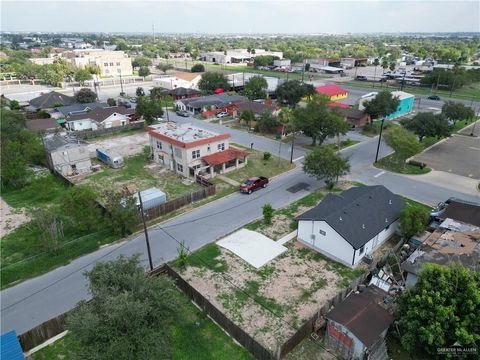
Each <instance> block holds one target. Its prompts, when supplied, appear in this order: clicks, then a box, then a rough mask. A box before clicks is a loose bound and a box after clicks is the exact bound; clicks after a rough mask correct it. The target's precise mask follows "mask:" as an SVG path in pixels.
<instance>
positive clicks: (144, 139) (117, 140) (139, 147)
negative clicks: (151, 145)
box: [88, 132, 148, 157]
mask: <svg viewBox="0 0 480 360" xmlns="http://www.w3.org/2000/svg"><path fill="white" fill-rule="evenodd" d="M88 142H89V144H88V150H89V151H90V153H91V154H95V150H96V149H97V148H99V149H103V150H113V151H115V152H117V153H118V154H120V155H122V156H125V157H126V156H131V155H136V154H138V153H141V152H142V151H143V148H144V147H145V146H146V145H148V134H147V133H146V132H145V133H139V134H133V135H128V136H117V137H113V138H110V139H102V140H97V141H95V140H92V141H88Z"/></svg>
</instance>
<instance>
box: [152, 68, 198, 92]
mask: <svg viewBox="0 0 480 360" xmlns="http://www.w3.org/2000/svg"><path fill="white" fill-rule="evenodd" d="M201 78H202V74H200V73H189V72H182V71H177V72H175V74H173V75H172V76H164V77H159V78H155V79H153V83H154V85H155V86H156V87H161V88H163V89H167V90H173V89H177V88H186V89H198V83H199V81H200V79H201Z"/></svg>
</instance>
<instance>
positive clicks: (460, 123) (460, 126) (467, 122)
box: [452, 116, 479, 133]
mask: <svg viewBox="0 0 480 360" xmlns="http://www.w3.org/2000/svg"><path fill="white" fill-rule="evenodd" d="M478 119H479V117H478V116H477V117H475V118H474V119H469V120H461V121H457V122H456V123H455V125H453V127H452V133H456V132H458V131H460V130H462V129H463V128H465V127H467V126H468V125H470V124H473V123H474V122H475V121H477V120H478ZM477 126H478V124H477Z"/></svg>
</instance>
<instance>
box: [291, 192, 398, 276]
mask: <svg viewBox="0 0 480 360" xmlns="http://www.w3.org/2000/svg"><path fill="white" fill-rule="evenodd" d="M404 206H405V202H404V201H403V200H402V198H401V197H399V196H397V195H395V194H393V193H392V192H391V191H390V190H388V189H387V188H386V187H384V186H382V185H377V186H359V187H354V188H351V189H348V190H345V191H343V192H342V193H340V194H332V193H331V194H328V195H327V196H326V197H325V198H324V199H323V201H322V202H321V203H320V204H319V205H317V206H316V207H314V208H313V209H310V210H309V211H307V212H305V213H303V214H302V215H300V216H298V217H297V220H298V232H297V239H298V240H299V241H300V242H302V243H304V244H305V245H307V246H309V247H311V248H312V249H314V250H316V251H318V252H320V253H322V254H324V255H326V256H328V257H330V258H332V259H334V260H336V261H338V262H340V263H342V264H344V265H346V266H349V267H355V266H356V265H357V264H358V263H359V262H360V261H361V260H362V258H363V257H365V255H367V254H371V253H372V252H373V251H375V249H377V248H378V247H379V246H380V245H381V244H382V243H384V242H385V241H386V240H388V239H389V238H390V237H391V236H392V235H393V234H394V233H395V232H396V230H397V228H398V218H399V215H400V211H401V210H402V209H403V207H404Z"/></svg>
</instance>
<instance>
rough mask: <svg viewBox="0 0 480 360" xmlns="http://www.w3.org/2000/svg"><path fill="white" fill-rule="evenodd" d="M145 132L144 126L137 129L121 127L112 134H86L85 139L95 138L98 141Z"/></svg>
mask: <svg viewBox="0 0 480 360" xmlns="http://www.w3.org/2000/svg"><path fill="white" fill-rule="evenodd" d="M143 132H145V129H144V128H143V127H142V128H136V129H119V130H118V131H116V132H114V133H111V134H103V135H92V136H85V137H84V140H89V139H94V140H95V141H98V140H102V139H113V138H116V137H122V136H129V135H134V134H139V133H143Z"/></svg>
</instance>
